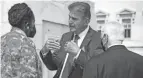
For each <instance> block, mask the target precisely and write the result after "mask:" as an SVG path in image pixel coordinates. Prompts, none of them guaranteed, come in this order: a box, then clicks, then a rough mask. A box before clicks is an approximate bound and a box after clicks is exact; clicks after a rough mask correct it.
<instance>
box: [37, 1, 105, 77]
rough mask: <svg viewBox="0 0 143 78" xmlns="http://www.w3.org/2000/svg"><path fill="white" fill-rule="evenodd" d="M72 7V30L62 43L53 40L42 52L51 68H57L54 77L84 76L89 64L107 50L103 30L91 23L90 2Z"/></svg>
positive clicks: (70, 19)
mask: <svg viewBox="0 0 143 78" xmlns="http://www.w3.org/2000/svg"><path fill="white" fill-rule="evenodd" d="M68 9H69V11H70V13H69V28H70V32H68V33H65V34H63V36H62V38H61V40H60V46H59V43H58V42H50V41H49V42H48V43H47V44H46V45H45V46H44V47H43V49H42V50H41V52H40V55H41V58H42V60H43V62H44V64H45V65H46V66H47V68H48V69H50V70H57V73H56V75H55V76H54V78H81V77H82V73H83V68H84V65H85V63H86V62H87V61H88V60H89V59H91V58H92V57H93V56H96V55H98V54H100V53H102V52H103V49H102V46H101V39H100V33H99V32H96V31H94V30H93V29H92V28H91V27H90V26H89V25H88V23H89V22H90V18H91V13H90V5H89V4H88V3H85V2H74V3H72V4H71V5H69V7H68ZM51 50H52V51H51ZM67 53H69V56H68V59H67V61H65V60H66V56H67Z"/></svg>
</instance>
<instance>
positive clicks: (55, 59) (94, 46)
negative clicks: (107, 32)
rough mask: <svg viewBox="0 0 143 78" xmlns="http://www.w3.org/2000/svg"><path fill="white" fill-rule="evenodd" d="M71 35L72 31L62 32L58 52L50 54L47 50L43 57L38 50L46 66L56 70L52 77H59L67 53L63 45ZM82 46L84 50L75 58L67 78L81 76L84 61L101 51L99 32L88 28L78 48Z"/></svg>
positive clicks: (69, 39)
mask: <svg viewBox="0 0 143 78" xmlns="http://www.w3.org/2000/svg"><path fill="white" fill-rule="evenodd" d="M72 37H73V32H68V33H65V34H63V36H62V38H61V41H60V45H61V48H60V50H59V51H58V52H55V53H54V54H51V52H49V53H48V54H47V55H46V57H43V56H42V53H41V52H40V56H41V58H42V60H43V62H44V63H45V65H46V66H47V68H48V69H50V70H57V73H56V75H55V76H54V78H59V75H60V72H61V69H62V66H63V61H64V59H65V56H66V53H67V52H65V50H64V45H65V43H66V42H67V41H71V40H72ZM83 47H84V50H81V52H80V54H79V57H78V58H77V59H76V60H75V67H73V69H72V71H71V72H70V73H69V78H81V77H82V73H83V68H84V65H85V63H86V62H87V61H88V60H89V59H90V58H91V57H93V56H96V55H98V54H100V53H102V52H103V48H102V46H101V39H100V33H99V32H96V31H94V30H93V29H91V28H89V30H88V32H87V34H86V36H85V38H84V40H83V42H82V44H81V46H80V48H83Z"/></svg>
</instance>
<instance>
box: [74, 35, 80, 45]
mask: <svg viewBox="0 0 143 78" xmlns="http://www.w3.org/2000/svg"><path fill="white" fill-rule="evenodd" d="M79 38H80V37H79V36H78V35H77V34H75V35H74V42H75V43H77V41H78V39H79Z"/></svg>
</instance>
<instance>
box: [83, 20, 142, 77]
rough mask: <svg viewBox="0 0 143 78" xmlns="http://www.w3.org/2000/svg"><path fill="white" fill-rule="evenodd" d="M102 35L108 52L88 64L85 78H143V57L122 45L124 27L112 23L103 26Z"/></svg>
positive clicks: (84, 74)
mask: <svg viewBox="0 0 143 78" xmlns="http://www.w3.org/2000/svg"><path fill="white" fill-rule="evenodd" d="M101 34H102V36H101V37H102V42H103V45H104V47H105V48H106V51H105V52H104V53H102V54H100V55H99V56H97V57H94V58H92V59H91V60H90V61H89V62H88V63H87V65H86V66H85V69H84V73H83V78H143V56H141V55H138V54H136V53H134V52H131V51H129V50H128V49H127V48H126V47H125V46H123V45H122V44H121V43H122V42H123V39H124V27H123V26H122V25H121V24H119V23H117V22H110V23H107V24H106V25H104V26H103V28H102V29H101Z"/></svg>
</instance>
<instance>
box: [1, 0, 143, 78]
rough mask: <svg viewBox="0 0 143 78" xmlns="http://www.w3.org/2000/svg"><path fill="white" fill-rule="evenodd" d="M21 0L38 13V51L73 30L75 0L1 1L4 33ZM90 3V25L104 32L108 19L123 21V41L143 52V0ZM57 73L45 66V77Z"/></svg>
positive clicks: (35, 38) (2, 33) (140, 52)
mask: <svg viewBox="0 0 143 78" xmlns="http://www.w3.org/2000/svg"><path fill="white" fill-rule="evenodd" d="M74 1H75V0H74ZM84 1H87V0H84ZM19 2H25V3H27V4H28V5H29V7H31V9H32V10H33V12H34V15H35V20H36V21H35V23H36V29H37V33H36V36H35V37H34V38H33V39H32V40H33V41H34V42H35V45H36V49H37V53H38V54H39V51H40V49H41V48H42V47H43V45H44V43H45V42H46V40H47V39H48V37H55V38H57V39H60V38H61V36H62V34H63V33H65V32H68V31H69V28H68V14H69V11H68V8H67V7H68V5H69V4H71V3H72V2H73V1H71V0H70V1H58V0H47V1H34V0H33V1H28V0H20V1H0V9H1V14H0V17H1V22H0V29H1V30H0V36H2V35H4V34H6V33H7V32H9V31H10V29H11V26H10V24H9V22H8V10H9V9H10V7H11V6H12V5H14V4H15V3H19ZM87 2H88V3H89V4H90V5H91V13H92V16H91V22H90V26H91V27H92V28H93V29H95V30H97V31H100V28H101V26H103V24H105V23H106V22H108V21H118V22H120V23H121V24H123V26H124V28H125V35H124V36H125V41H124V43H123V44H124V45H125V46H127V47H128V49H129V50H132V51H134V52H136V53H138V54H140V55H143V1H119V0H114V1H100V0H99V1H98V0H96V1H94V2H95V3H93V2H90V1H87ZM94 4H95V5H94ZM55 72H56V71H49V70H48V69H47V68H46V67H45V66H44V65H43V78H52V76H53V75H54V74H55Z"/></svg>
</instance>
